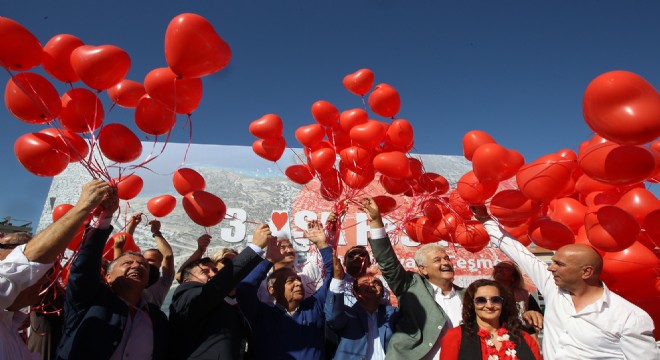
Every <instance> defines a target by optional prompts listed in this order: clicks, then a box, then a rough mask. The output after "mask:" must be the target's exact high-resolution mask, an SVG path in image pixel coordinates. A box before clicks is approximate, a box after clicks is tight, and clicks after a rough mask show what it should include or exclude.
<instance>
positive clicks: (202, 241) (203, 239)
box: [197, 234, 211, 253]
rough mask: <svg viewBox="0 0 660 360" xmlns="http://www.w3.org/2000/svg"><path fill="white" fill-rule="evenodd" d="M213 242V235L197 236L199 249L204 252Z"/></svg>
mask: <svg viewBox="0 0 660 360" xmlns="http://www.w3.org/2000/svg"><path fill="white" fill-rule="evenodd" d="M210 244H211V235H209V234H204V235H202V236H200V237H198V238H197V251H201V252H202V253H203V252H205V251H206V248H208V247H209V245H210Z"/></svg>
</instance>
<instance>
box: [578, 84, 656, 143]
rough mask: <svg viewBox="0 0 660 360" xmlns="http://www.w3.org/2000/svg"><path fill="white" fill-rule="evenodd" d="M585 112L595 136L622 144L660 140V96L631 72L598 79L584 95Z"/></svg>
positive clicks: (583, 105)
mask: <svg viewBox="0 0 660 360" xmlns="http://www.w3.org/2000/svg"><path fill="white" fill-rule="evenodd" d="M582 108H583V111H584V119H585V120H586V121H587V124H588V125H589V127H590V128H591V129H592V130H593V131H594V132H596V133H597V134H598V135H600V136H602V137H604V138H606V139H609V140H611V141H614V142H617V143H619V144H627V145H639V144H644V143H647V142H649V141H653V140H655V139H656V138H657V137H658V136H660V121H658V118H660V95H659V94H658V92H657V91H656V90H655V89H654V88H653V86H651V84H649V83H648V82H646V80H644V78H642V77H641V76H639V75H636V74H633V73H631V72H628V71H611V72H607V73H604V74H602V75H600V76H598V77H597V78H595V79H594V80H593V81H591V83H590V84H589V86H587V89H586V91H585V92H584V98H583V100H582Z"/></svg>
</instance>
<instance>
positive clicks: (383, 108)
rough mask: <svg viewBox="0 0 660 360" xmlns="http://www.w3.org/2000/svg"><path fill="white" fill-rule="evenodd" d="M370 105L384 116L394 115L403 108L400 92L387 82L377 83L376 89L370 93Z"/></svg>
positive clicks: (374, 110)
mask: <svg viewBox="0 0 660 360" xmlns="http://www.w3.org/2000/svg"><path fill="white" fill-rule="evenodd" d="M369 107H370V108H371V110H372V111H373V112H375V113H376V114H378V115H380V116H382V117H386V118H391V117H394V116H395V115H396V114H397V113H398V112H399V109H400V108H401V98H400V97H399V92H398V91H396V89H395V88H393V87H391V86H390V85H387V84H379V85H376V88H374V91H373V92H372V93H371V94H370V95H369Z"/></svg>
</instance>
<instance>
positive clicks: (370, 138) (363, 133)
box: [350, 120, 387, 149]
mask: <svg viewBox="0 0 660 360" xmlns="http://www.w3.org/2000/svg"><path fill="white" fill-rule="evenodd" d="M386 133H387V128H386V127H385V126H384V125H383V123H381V122H380V121H376V120H369V121H367V122H366V123H364V124H360V125H355V126H353V128H352V129H351V132H350V136H351V140H353V143H354V144H356V145H360V146H362V147H364V148H365V149H373V148H374V147H376V145H378V144H380V143H381V142H382V141H383V139H384V138H385V134H386Z"/></svg>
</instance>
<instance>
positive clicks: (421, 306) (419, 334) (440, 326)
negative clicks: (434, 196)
mask: <svg viewBox="0 0 660 360" xmlns="http://www.w3.org/2000/svg"><path fill="white" fill-rule="evenodd" d="M360 209H361V210H362V211H364V212H365V213H366V214H367V219H368V220H369V227H370V228H371V230H370V232H371V234H370V235H371V236H370V238H369V244H370V245H371V250H372V251H373V254H374V258H375V259H376V262H377V263H378V267H379V268H380V271H381V272H382V274H383V277H384V278H385V280H386V281H387V283H388V285H389V286H390V288H391V289H392V291H393V292H394V295H396V297H397V299H398V300H399V309H400V318H399V321H398V323H397V326H396V332H395V333H394V334H393V335H392V339H391V340H390V344H389V346H388V349H387V358H388V359H439V358H440V343H441V340H442V336H443V335H444V334H445V333H446V332H447V330H449V329H450V328H452V327H455V326H458V325H459V322H460V319H461V311H462V300H463V295H464V294H465V289H462V288H460V287H458V286H456V285H454V284H453V280H454V266H453V264H452V262H451V259H450V258H449V255H447V252H446V251H445V249H444V248H443V247H442V246H440V245H438V244H427V245H425V246H422V247H421V248H420V249H419V250H417V252H416V253H415V262H416V263H417V268H418V270H419V271H418V272H412V271H406V270H405V268H404V267H403V265H401V262H399V259H398V258H397V256H396V253H395V252H394V249H393V248H392V244H391V243H390V239H389V238H388V236H387V233H386V232H385V225H384V224H383V219H382V218H381V215H380V211H379V210H378V205H376V203H375V202H374V201H373V199H370V198H366V199H364V200H362V203H361V206H360Z"/></svg>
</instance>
